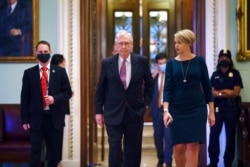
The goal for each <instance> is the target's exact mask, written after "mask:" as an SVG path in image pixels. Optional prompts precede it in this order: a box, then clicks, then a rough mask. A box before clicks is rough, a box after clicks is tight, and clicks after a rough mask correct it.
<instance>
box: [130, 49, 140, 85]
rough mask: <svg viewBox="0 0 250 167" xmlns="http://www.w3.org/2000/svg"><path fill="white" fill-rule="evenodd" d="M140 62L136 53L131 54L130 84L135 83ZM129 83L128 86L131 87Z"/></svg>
mask: <svg viewBox="0 0 250 167" xmlns="http://www.w3.org/2000/svg"><path fill="white" fill-rule="evenodd" d="M138 67H139V66H138V64H137V59H136V55H133V53H132V54H131V80H130V82H129V85H131V84H132V85H133V80H134V77H135V74H136V72H137V70H138ZM129 85H128V88H129Z"/></svg>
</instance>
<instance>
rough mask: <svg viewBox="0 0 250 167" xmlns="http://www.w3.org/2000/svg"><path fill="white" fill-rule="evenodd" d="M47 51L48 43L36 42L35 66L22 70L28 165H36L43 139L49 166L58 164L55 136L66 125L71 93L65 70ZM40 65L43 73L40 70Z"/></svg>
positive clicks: (23, 120)
mask: <svg viewBox="0 0 250 167" xmlns="http://www.w3.org/2000/svg"><path fill="white" fill-rule="evenodd" d="M50 53H51V49H50V44H49V43H48V42H47V41H39V42H38V44H37V45H36V55H37V59H38V65H36V66H34V67H31V68H29V69H27V70H25V71H24V75H23V80H22V82H23V83H22V91H21V121H22V125H23V128H24V129H25V130H29V132H30V137H31V146H32V149H31V161H30V167H37V166H39V163H40V158H41V149H42V141H43V140H45V143H46V149H47V160H48V167H56V166H57V162H58V158H57V156H56V155H57V150H58V149H59V148H58V144H56V143H57V138H58V136H60V134H61V133H62V131H63V128H64V126H65V122H64V117H65V110H64V107H65V103H67V102H68V100H69V98H70V97H71V95H72V91H71V87H70V83H69V79H68V76H67V73H66V71H65V69H64V68H61V67H59V66H56V65H52V64H50ZM43 68H45V69H46V70H45V72H42V70H41V69H43ZM44 73H46V74H47V79H46V84H47V85H46V87H47V90H46V91H47V93H46V95H43V94H44V91H43V86H42V84H41V80H43V77H44V75H45V74H44ZM45 78H46V77H45ZM46 91H45V92H46Z"/></svg>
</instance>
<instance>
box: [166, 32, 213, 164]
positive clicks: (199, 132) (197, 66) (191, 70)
mask: <svg viewBox="0 0 250 167" xmlns="http://www.w3.org/2000/svg"><path fill="white" fill-rule="evenodd" d="M174 37H175V39H174V42H175V50H176V53H177V56H176V57H175V58H174V59H171V60H169V61H168V62H167V67H166V72H165V85H164V90H163V100H164V103H163V107H164V117H163V121H164V124H165V126H167V127H169V128H170V131H171V136H172V142H173V146H174V158H175V162H176V166H177V167H196V166H197V165H198V154H199V145H200V143H204V142H205V139H206V122H207V119H208V122H209V125H210V126H213V125H214V123H215V116H214V107H213V106H214V103H213V95H212V89H211V86H210V81H209V76H208V70H207V66H206V63H205V61H204V59H203V58H202V57H200V56H197V55H195V54H194V53H192V51H191V46H192V44H193V43H194V42H195V34H194V33H193V32H192V31H191V30H188V29H185V30H181V31H178V32H177V33H176V34H175V36H174ZM207 104H208V106H209V114H207ZM170 122H171V124H170Z"/></svg>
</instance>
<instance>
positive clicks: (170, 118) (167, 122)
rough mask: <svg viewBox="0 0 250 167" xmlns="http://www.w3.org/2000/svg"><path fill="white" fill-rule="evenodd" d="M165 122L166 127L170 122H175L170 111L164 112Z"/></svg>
mask: <svg viewBox="0 0 250 167" xmlns="http://www.w3.org/2000/svg"><path fill="white" fill-rule="evenodd" d="M163 122H164V125H165V127H169V126H170V124H171V123H172V122H173V118H172V116H171V114H170V113H169V112H168V111H165V112H163Z"/></svg>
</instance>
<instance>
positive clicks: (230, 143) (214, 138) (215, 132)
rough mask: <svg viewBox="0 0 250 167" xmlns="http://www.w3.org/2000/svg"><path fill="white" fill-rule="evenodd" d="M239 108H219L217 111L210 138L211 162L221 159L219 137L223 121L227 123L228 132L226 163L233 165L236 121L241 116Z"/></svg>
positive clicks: (228, 165)
mask: <svg viewBox="0 0 250 167" xmlns="http://www.w3.org/2000/svg"><path fill="white" fill-rule="evenodd" d="M239 112H240V111H239V109H233V108H231V109H223V110H222V109H219V111H218V112H215V118H216V122H215V125H214V126H212V127H211V128H210V136H209V137H210V138H209V146H208V153H209V158H210V163H211V164H214V165H216V164H217V163H218V161H219V154H220V143H219V137H220V133H221V129H222V126H223V123H224V124H225V132H226V141H225V142H226V149H225V153H224V164H225V167H231V166H232V163H233V160H234V154H235V131H236V123H237V120H238V118H239Z"/></svg>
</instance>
